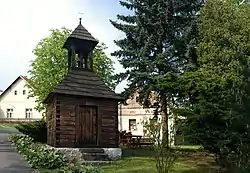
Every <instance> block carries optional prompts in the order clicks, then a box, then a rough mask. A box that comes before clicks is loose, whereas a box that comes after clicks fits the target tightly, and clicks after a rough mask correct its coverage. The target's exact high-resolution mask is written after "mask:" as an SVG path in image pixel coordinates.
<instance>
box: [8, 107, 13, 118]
mask: <svg viewBox="0 0 250 173" xmlns="http://www.w3.org/2000/svg"><path fill="white" fill-rule="evenodd" d="M13 113H14V109H13V108H7V109H6V118H8V119H11V118H12V117H13Z"/></svg>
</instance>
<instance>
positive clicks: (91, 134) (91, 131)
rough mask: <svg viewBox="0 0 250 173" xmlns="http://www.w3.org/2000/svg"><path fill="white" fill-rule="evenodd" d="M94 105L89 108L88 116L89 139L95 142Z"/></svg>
mask: <svg viewBox="0 0 250 173" xmlns="http://www.w3.org/2000/svg"><path fill="white" fill-rule="evenodd" d="M92 109H93V108H92V107H89V108H88V116H89V141H90V142H91V143H93V142H94V141H93V140H94V138H95V137H94V136H93V114H92Z"/></svg>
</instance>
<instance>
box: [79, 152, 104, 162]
mask: <svg viewBox="0 0 250 173" xmlns="http://www.w3.org/2000/svg"><path fill="white" fill-rule="evenodd" d="M82 159H83V160H86V161H108V160H109V159H108V155H107V154H104V153H82Z"/></svg>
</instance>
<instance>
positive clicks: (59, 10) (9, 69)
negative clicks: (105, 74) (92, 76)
mask: <svg viewBox="0 0 250 173" xmlns="http://www.w3.org/2000/svg"><path fill="white" fill-rule="evenodd" d="M79 13H82V15H81V14H79ZM128 13H129V11H127V9H125V8H124V7H122V6H121V5H120V4H119V1H118V0H107V1H104V0H22V1H20V0H8V1H7V0H5V1H3V2H1V5H0V22H1V27H0V90H5V89H6V88H7V87H8V86H9V85H10V84H11V83H12V82H13V81H14V80H15V79H16V78H17V77H18V76H19V75H26V74H27V71H28V70H29V64H30V61H31V60H32V59H34V58H35V56H34V55H33V54H32V50H33V49H34V48H35V46H36V44H37V43H38V42H39V41H40V40H41V39H43V38H45V37H46V36H48V35H49V30H50V29H52V28H61V27H66V28H69V29H72V30H73V29H75V28H76V26H77V25H78V23H79V17H82V24H83V26H84V27H85V28H86V29H87V30H88V31H89V32H90V33H91V34H92V35H93V36H94V37H95V38H96V39H98V40H99V41H100V42H104V43H105V44H106V45H107V47H108V49H107V51H106V53H107V55H108V56H109V57H110V58H111V59H112V60H113V61H114V62H115V72H116V73H119V72H122V71H124V69H123V68H122V66H121V65H120V64H119V62H118V61H117V60H116V58H115V57H111V56H110V53H111V52H113V51H115V50H117V49H118V47H117V46H116V45H115V44H114V40H117V39H120V38H122V37H123V36H124V35H123V33H121V32H120V31H118V30H117V29H116V28H114V27H113V26H112V25H111V24H110V22H109V20H110V19H112V20H116V15H117V14H128ZM124 87H126V82H122V83H121V84H119V85H118V86H117V88H116V92H117V93H120V92H121V91H122V90H123V88H124Z"/></svg>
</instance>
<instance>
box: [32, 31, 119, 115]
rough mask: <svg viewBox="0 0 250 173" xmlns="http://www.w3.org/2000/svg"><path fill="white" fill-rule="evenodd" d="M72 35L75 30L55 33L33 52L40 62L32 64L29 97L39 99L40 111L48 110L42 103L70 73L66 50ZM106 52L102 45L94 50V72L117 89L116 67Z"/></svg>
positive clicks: (52, 32)
mask: <svg viewBox="0 0 250 173" xmlns="http://www.w3.org/2000/svg"><path fill="white" fill-rule="evenodd" d="M70 33H71V30H69V29H67V28H62V29H52V30H50V35H49V36H48V37H46V38H44V39H42V40H41V41H39V42H38V44H37V45H36V47H35V49H34V50H33V53H34V55H35V56H36V58H35V60H34V61H32V62H31V64H30V70H29V75H30V81H29V84H28V87H29V88H30V90H31V92H30V95H29V96H30V97H35V98H36V102H37V107H36V108H37V109H38V110H39V111H42V110H44V106H43V104H42V101H43V100H44V99H45V98H46V97H47V95H48V94H49V93H50V92H51V91H52V90H53V88H54V87H55V86H56V85H57V84H58V83H59V82H60V81H61V80H62V79H63V78H64V76H65V75H66V73H67V50H65V49H63V48H62V47H63V44H64V42H65V41H66V39H67V38H68V36H69V35H70ZM106 48H107V47H106V46H105V44H104V43H100V44H98V45H97V47H96V48H95V49H94V62H93V68H94V71H95V73H96V74H97V75H98V76H99V77H101V78H102V79H103V81H104V82H105V83H106V84H107V85H108V86H109V87H110V88H112V89H114V87H115V83H114V78H113V75H114V66H113V65H114V63H113V61H112V60H111V59H110V58H109V57H107V55H106V54H105V52H104V51H105V49H106Z"/></svg>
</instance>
